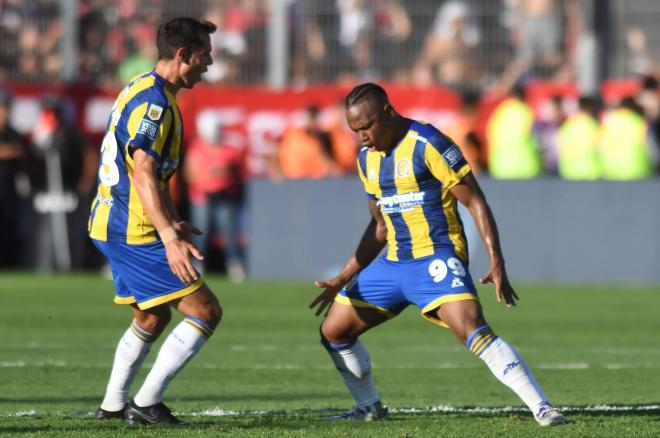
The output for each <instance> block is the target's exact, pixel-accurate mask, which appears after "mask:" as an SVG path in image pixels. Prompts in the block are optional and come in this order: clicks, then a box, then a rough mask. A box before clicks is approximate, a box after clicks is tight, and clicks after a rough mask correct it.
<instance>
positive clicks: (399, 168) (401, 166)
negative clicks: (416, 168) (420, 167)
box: [396, 158, 412, 178]
mask: <svg viewBox="0 0 660 438" xmlns="http://www.w3.org/2000/svg"><path fill="white" fill-rule="evenodd" d="M411 171H412V163H411V162H410V160H409V159H407V158H403V159H401V160H399V161H397V163H396V174H397V175H399V177H400V178H406V177H408V176H410V173H411Z"/></svg>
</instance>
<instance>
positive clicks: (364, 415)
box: [326, 400, 388, 421]
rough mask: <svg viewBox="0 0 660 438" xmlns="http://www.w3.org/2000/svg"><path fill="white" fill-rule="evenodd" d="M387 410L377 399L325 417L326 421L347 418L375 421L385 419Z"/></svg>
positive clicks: (347, 419)
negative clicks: (339, 413)
mask: <svg viewBox="0 0 660 438" xmlns="http://www.w3.org/2000/svg"><path fill="white" fill-rule="evenodd" d="M387 416H388V411H387V408H386V407H385V406H383V404H382V403H381V402H380V400H378V401H377V402H375V403H373V404H370V405H368V406H364V407H362V408H361V407H359V406H356V407H355V408H353V409H352V410H350V411H348V412H345V413H343V414H341V415H335V416H332V417H326V420H327V421H349V420H362V421H376V420H385V419H387Z"/></svg>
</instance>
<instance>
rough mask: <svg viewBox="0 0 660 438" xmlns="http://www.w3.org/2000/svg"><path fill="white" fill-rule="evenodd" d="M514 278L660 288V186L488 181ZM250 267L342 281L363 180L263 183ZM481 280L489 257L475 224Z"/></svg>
mask: <svg viewBox="0 0 660 438" xmlns="http://www.w3.org/2000/svg"><path fill="white" fill-rule="evenodd" d="M479 179H480V182H481V185H482V187H483V189H484V192H485V193H486V196H487V198H488V200H489V203H490V205H491V208H492V209H493V212H494V214H495V218H496V220H497V223H498V226H499V230H500V235H501V239H502V247H503V250H504V255H505V258H506V262H507V269H508V271H509V275H510V277H511V278H512V279H513V280H516V281H521V282H534V283H535V282H548V283H564V284H604V285H609V284H617V285H624V286H625V285H631V286H632V285H660V269H658V260H660V221H659V220H658V218H660V198H659V197H658V196H657V194H658V193H659V192H660V179H657V178H655V179H649V180H645V181H635V182H608V181H596V182H582V183H577V182H569V181H562V180H560V179H557V178H540V179H535V180H527V181H496V180H491V179H488V178H479ZM249 206H250V211H249V235H250V245H249V256H248V267H249V270H250V273H251V275H252V276H254V277H257V278H291V279H294V278H309V279H317V278H320V277H327V276H332V275H335V274H336V272H337V271H338V269H339V268H341V266H343V263H345V261H346V260H347V258H348V256H349V255H350V254H351V253H352V251H354V250H355V248H356V246H357V243H358V241H359V238H360V236H361V235H362V232H363V231H364V229H365V227H366V226H367V224H368V223H369V220H370V216H369V211H368V209H367V200H366V197H365V195H364V192H363V189H362V186H361V183H360V181H359V179H358V178H343V179H332V180H322V181H288V182H285V183H282V184H277V185H274V184H272V183H270V182H268V181H259V180H256V181H253V182H252V183H251V184H250V190H249ZM464 222H466V227H467V228H468V240H469V246H470V250H471V253H472V260H471V263H470V265H471V266H470V267H471V272H472V274H473V276H474V277H475V280H476V279H477V278H478V276H480V275H483V274H484V273H485V272H486V268H487V257H486V254H485V250H484V248H483V246H482V245H481V241H480V238H479V236H478V234H477V233H476V231H475V230H474V229H473V228H472V229H470V228H471V226H470V225H469V220H465V217H464Z"/></svg>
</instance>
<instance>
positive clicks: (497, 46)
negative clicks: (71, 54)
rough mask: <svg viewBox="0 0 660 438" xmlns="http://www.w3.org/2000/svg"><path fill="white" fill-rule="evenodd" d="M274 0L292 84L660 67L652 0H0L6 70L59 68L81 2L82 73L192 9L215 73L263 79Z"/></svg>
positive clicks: (148, 61) (150, 54) (137, 59)
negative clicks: (206, 33)
mask: <svg viewBox="0 0 660 438" xmlns="http://www.w3.org/2000/svg"><path fill="white" fill-rule="evenodd" d="M276 4H282V5H283V7H284V8H285V9H286V13H287V16H286V25H287V29H286V34H287V35H288V40H289V44H288V51H287V55H286V57H287V60H286V61H287V65H288V83H290V84H294V85H299V86H304V85H305V84H310V83H318V82H329V81H355V80H388V81H395V82H400V83H415V84H416V85H421V86H423V85H427V84H432V83H441V84H444V85H451V86H455V87H461V88H471V89H477V90H481V89H483V88H485V87H496V88H498V87H499V88H502V89H506V88H508V87H509V86H510V85H512V84H513V83H515V82H516V81H517V80H519V79H520V78H526V77H552V78H558V79H575V80H577V81H578V82H580V83H581V84H583V86H582V89H583V90H585V89H586V90H587V91H589V92H593V91H594V90H595V89H596V87H597V84H596V83H595V82H594V81H595V80H597V79H598V78H599V75H601V74H603V73H605V74H607V75H615V76H622V75H629V74H631V73H634V74H647V73H651V72H652V71H653V70H655V69H657V65H656V61H657V55H658V49H657V47H658V44H657V42H658V41H659V40H660V30H659V29H658V28H657V26H655V23H656V22H657V18H658V10H657V9H658V7H657V2H655V1H654V0H634V1H624V0H608V1H602V0H601V1H594V0H445V1H430V0H407V1H405V2H404V1H402V0H334V1H323V0H206V1H204V0H188V1H185V2H181V1H177V0H139V1H138V0H116V1H115V0H112V1H111V0H61V1H60V0H2V1H0V79H9V80H21V81H25V80H39V81H47V80H57V79H59V78H60V77H61V72H62V70H63V68H64V67H67V66H66V65H64V64H65V63H66V62H68V60H66V59H64V58H63V56H65V55H64V54H63V50H62V41H63V40H64V39H63V36H64V35H65V34H66V32H67V30H68V28H67V27H66V23H67V22H66V20H65V19H64V17H65V15H66V14H65V11H67V10H68V9H66V8H70V7H75V8H76V10H75V11H73V23H74V24H75V25H76V26H75V27H76V29H77V31H76V35H74V37H75V41H74V43H75V45H76V48H77V55H76V57H75V59H74V58H72V60H73V61H72V62H76V64H77V68H76V69H75V72H76V74H75V76H74V77H75V80H76V81H77V82H82V83H92V84H95V85H100V86H104V87H110V88H117V87H119V86H121V85H122V84H125V83H126V82H127V80H128V79H130V78H131V77H132V75H134V74H136V73H139V72H141V71H143V70H144V69H145V68H148V67H149V66H150V65H152V64H153V62H154V60H155V58H156V52H155V47H154V45H153V40H154V37H155V31H156V28H157V26H158V23H160V22H161V21H162V20H164V19H167V18H170V17H173V16H176V15H190V16H202V17H206V18H207V19H209V20H211V21H213V22H214V23H217V24H218V25H219V29H220V30H219V31H218V32H217V33H216V34H215V35H214V36H213V48H214V58H215V60H216V63H215V65H214V67H213V68H212V70H211V71H210V72H209V74H208V75H207V80H208V81H209V82H213V83H247V84H259V83H264V82H266V80H267V79H266V71H267V68H266V67H267V62H268V53H267V52H268V49H269V46H268V43H269V38H271V34H270V33H269V26H270V25H271V12H272V10H273V8H274V7H275V6H274V5H276ZM604 57H606V58H607V59H603V58H604ZM599 58H600V59H599ZM594 70H596V71H594ZM603 70H607V71H605V72H603Z"/></svg>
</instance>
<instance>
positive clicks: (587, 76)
mask: <svg viewBox="0 0 660 438" xmlns="http://www.w3.org/2000/svg"><path fill="white" fill-rule="evenodd" d="M564 5H565V9H566V22H567V23H566V25H567V31H566V41H565V49H566V53H565V57H564V62H563V65H562V67H561V68H560V69H559V71H558V72H557V75H556V76H557V77H556V79H557V80H559V81H575V83H576V85H577V87H578V89H579V90H580V93H582V95H596V94H597V93H598V79H599V78H598V76H599V73H598V67H599V66H598V42H597V41H596V35H595V32H594V18H593V15H594V12H593V7H594V3H593V2H588V1H584V0H564Z"/></svg>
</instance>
